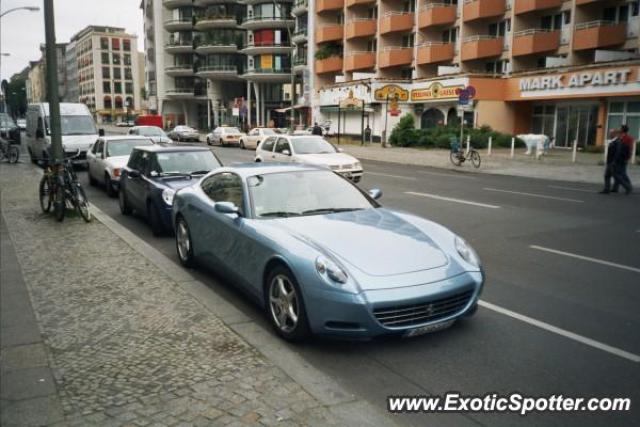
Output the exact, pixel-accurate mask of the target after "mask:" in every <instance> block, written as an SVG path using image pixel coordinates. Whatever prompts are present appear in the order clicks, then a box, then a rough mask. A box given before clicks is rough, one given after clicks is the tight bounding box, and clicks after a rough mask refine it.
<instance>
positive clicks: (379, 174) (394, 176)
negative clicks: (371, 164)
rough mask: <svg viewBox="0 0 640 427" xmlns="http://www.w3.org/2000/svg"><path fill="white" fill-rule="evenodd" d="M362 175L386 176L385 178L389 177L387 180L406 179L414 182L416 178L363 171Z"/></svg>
mask: <svg viewBox="0 0 640 427" xmlns="http://www.w3.org/2000/svg"><path fill="white" fill-rule="evenodd" d="M364 173H365V174H366V175H376V176H386V177H389V178H398V179H406V180H409V181H415V180H416V178H413V177H411V176H402V175H391V174H388V173H380V172H369V171H365V172H364Z"/></svg>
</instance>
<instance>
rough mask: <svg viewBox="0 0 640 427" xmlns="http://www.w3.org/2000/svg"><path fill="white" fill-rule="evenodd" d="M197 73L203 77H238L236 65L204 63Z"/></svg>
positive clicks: (218, 78) (217, 78)
mask: <svg viewBox="0 0 640 427" xmlns="http://www.w3.org/2000/svg"><path fill="white" fill-rule="evenodd" d="M196 75H197V76H198V77H200V78H203V79H216V80H235V79H237V78H238V67H237V66H236V65H204V66H201V67H200V68H198V72H197V73H196Z"/></svg>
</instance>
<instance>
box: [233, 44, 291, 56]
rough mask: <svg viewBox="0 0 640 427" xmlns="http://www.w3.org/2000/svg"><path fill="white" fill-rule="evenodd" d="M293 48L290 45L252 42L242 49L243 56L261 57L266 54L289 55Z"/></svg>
mask: <svg viewBox="0 0 640 427" xmlns="http://www.w3.org/2000/svg"><path fill="white" fill-rule="evenodd" d="M292 48H293V46H292V45H291V43H288V42H283V43H275V42H254V43H251V44H248V45H246V46H245V47H244V48H243V49H242V51H241V52H242V53H244V54H245V55H263V54H266V53H289V52H291V49H292Z"/></svg>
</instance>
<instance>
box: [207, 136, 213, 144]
mask: <svg viewBox="0 0 640 427" xmlns="http://www.w3.org/2000/svg"><path fill="white" fill-rule="evenodd" d="M207 145H213V144H211V138H209V137H207Z"/></svg>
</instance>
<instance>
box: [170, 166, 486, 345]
mask: <svg viewBox="0 0 640 427" xmlns="http://www.w3.org/2000/svg"><path fill="white" fill-rule="evenodd" d="M381 194H382V193H381V192H380V191H379V190H371V191H370V192H369V193H365V192H363V191H362V190H360V189H359V188H358V187H357V186H355V185H354V184H352V183H350V182H349V181H347V180H346V179H344V178H342V177H340V176H339V175H336V174H335V173H333V172H331V171H330V170H327V169H320V168H316V167H314V166H302V165H291V164H286V165H285V164H275V163H270V164H255V163H252V164H243V165H236V166H232V167H225V168H220V169H216V170H215V171H214V172H212V173H210V174H208V175H206V176H205V177H204V178H203V179H202V180H200V181H199V182H196V183H194V184H193V185H190V186H188V187H185V188H183V189H181V190H179V191H178V192H177V193H176V195H175V198H174V201H173V222H174V226H175V230H176V248H177V251H178V256H179V257H180V261H181V262H182V264H184V265H185V266H188V267H191V266H193V265H195V264H196V263H199V264H201V265H203V266H205V267H209V268H211V269H213V270H215V271H216V272H218V273H221V274H222V275H224V276H226V277H227V278H229V279H230V280H231V281H232V282H233V283H236V284H237V285H238V286H240V287H242V289H243V290H244V291H246V293H248V294H249V295H251V296H252V297H254V298H255V299H256V300H257V301H259V303H260V304H261V305H262V306H264V308H265V311H266V312H267V316H268V318H269V320H270V322H271V324H272V325H273V327H274V329H275V330H276V332H277V333H278V334H279V335H280V336H281V337H283V338H284V339H286V340H292V341H294V340H300V339H303V338H305V337H307V336H309V335H310V334H317V335H332V336H338V337H344V338H348V339H362V338H371V337H374V336H377V335H383V334H402V335H404V336H415V335H420V334H423V333H427V332H432V331H436V330H440V329H444V328H446V327H448V326H450V325H451V324H452V323H453V322H454V321H455V320H456V319H458V318H460V317H461V316H470V315H472V314H473V313H474V312H475V311H476V309H477V303H478V297H479V294H480V291H481V290H482V285H483V282H484V274H483V270H482V266H481V264H480V260H479V259H478V256H477V255H476V253H475V252H474V250H473V249H472V248H471V246H469V245H468V244H467V243H466V242H465V241H464V240H463V239H462V238H461V237H458V236H456V235H455V234H453V233H452V232H451V231H449V230H448V229H446V228H445V227H443V226H441V225H439V224H436V223H434V222H431V221H428V220H426V219H423V218H420V217H417V216H414V215H410V214H407V213H401V212H396V211H392V210H389V209H385V208H383V207H381V206H380V205H379V204H378V203H377V202H376V199H378V198H379V197H380V196H381Z"/></svg>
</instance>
